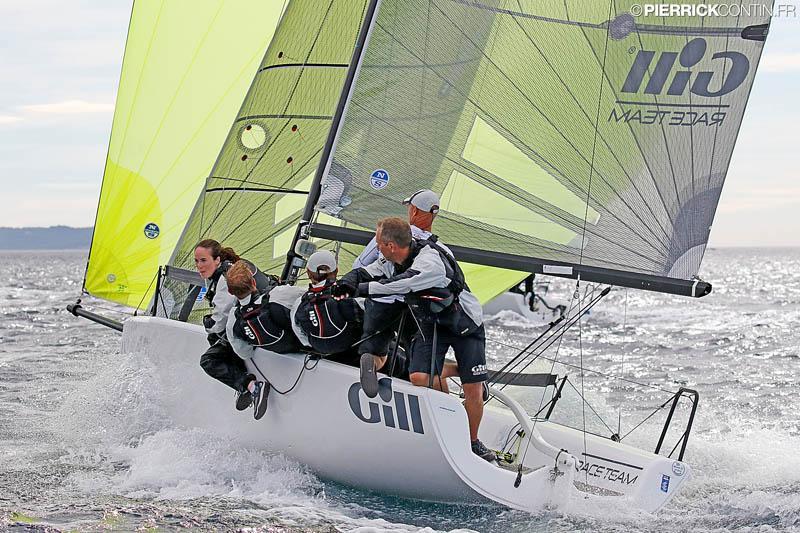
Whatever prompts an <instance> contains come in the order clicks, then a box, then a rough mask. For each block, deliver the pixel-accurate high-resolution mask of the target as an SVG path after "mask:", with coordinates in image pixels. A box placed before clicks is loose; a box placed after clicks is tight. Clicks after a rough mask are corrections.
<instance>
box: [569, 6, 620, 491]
mask: <svg viewBox="0 0 800 533" xmlns="http://www.w3.org/2000/svg"><path fill="white" fill-rule="evenodd" d="M613 8H614V2H613V0H611V1H610V2H609V3H608V19H609V20H610V19H611V14H612V13H613ZM610 36H611V31H610V30H608V29H607V30H606V40H605V45H604V46H603V64H602V65H601V67H600V89H599V90H598V94H597V113H596V114H595V123H594V139H593V140H592V162H591V163H590V164H589V183H588V184H587V187H586V211H585V213H584V215H583V234H582V237H581V255H580V262H579V264H580V265H583V250H584V247H585V244H586V220H587V218H588V216H589V199H590V198H591V191H592V178H593V177H594V157H595V150H596V148H597V136H598V133H599V125H600V103H601V102H602V100H603V86H604V85H605V83H603V81H604V76H603V73H604V72H605V70H606V58H607V57H608V39H609V37H610ZM580 282H581V280H580V276H578V279H577V283H576V287H575V291H576V292H577V290H578V285H579V284H580ZM585 291H588V287H587V288H586V289H584V294H585ZM582 318H583V315H580V318H579V319H578V353H579V354H580V366H581V369H580V376H581V397H583V398H585V390H584V386H585V381H586V379H585V373H584V371H583V368H584V367H583V320H582ZM581 418H582V420H583V453H584V455H585V454H586V453H587V446H588V445H587V441H586V402H585V401H584V402H582V403H581ZM603 423H604V424H605V422H603ZM585 482H586V484H587V485H588V484H589V471H588V470H587V471H586V479H585Z"/></svg>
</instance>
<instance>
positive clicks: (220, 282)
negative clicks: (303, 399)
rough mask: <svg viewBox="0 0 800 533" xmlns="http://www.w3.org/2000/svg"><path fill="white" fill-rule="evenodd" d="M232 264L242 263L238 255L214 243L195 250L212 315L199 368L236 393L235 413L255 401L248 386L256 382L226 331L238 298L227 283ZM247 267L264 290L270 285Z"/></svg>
mask: <svg viewBox="0 0 800 533" xmlns="http://www.w3.org/2000/svg"><path fill="white" fill-rule="evenodd" d="M233 261H239V256H238V255H236V252H234V251H233V250H232V249H231V248H224V247H222V246H221V245H220V244H219V243H218V242H217V241H215V240H212V239H205V240H202V241H200V242H199V243H198V244H197V246H196V247H195V264H196V266H197V271H198V272H199V273H200V275H201V277H203V278H204V279H205V280H206V287H207V290H206V295H205V298H206V299H207V300H208V301H209V305H210V306H211V313H210V314H208V315H206V316H205V317H203V326H205V328H206V333H207V334H208V343H209V345H210V347H209V348H208V350H206V351H205V353H204V354H203V355H202V356H201V357H200V366H201V367H202V368H203V370H204V371H205V372H206V374H208V375H209V376H211V377H213V378H214V379H216V380H218V381H220V382H222V383H224V384H225V385H227V386H229V387H230V388H232V389H234V390H235V391H236V393H237V398H236V409H238V410H240V411H242V410H244V409H247V407H248V406H250V405H251V403H252V401H253V396H252V391H249V390H248V384H249V383H251V382H253V381H254V380H255V378H254V376H253V375H252V374H250V373H249V372H248V371H247V367H246V366H245V364H244V361H243V360H242V359H241V358H240V357H238V356H237V355H236V353H234V351H233V348H232V347H231V345H230V343H229V342H228V338H227V335H226V331H225V330H226V325H227V322H228V315H229V314H230V312H231V309H232V308H233V306H234V304H235V303H236V298H235V297H234V296H233V295H232V294H230V293H229V292H228V284H227V279H226V275H227V271H228V269H229V268H230V266H231V264H232V262H233ZM246 264H247V268H248V270H249V271H250V272H251V273H252V275H253V277H254V278H255V277H257V278H258V279H259V280H260V282H261V283H262V285H263V286H265V287H266V286H267V285H269V283H270V279H269V278H268V277H267V276H265V275H264V274H263V273H261V272H259V270H258V269H257V268H256V267H255V265H253V264H252V263H250V262H246ZM273 283H274V282H273Z"/></svg>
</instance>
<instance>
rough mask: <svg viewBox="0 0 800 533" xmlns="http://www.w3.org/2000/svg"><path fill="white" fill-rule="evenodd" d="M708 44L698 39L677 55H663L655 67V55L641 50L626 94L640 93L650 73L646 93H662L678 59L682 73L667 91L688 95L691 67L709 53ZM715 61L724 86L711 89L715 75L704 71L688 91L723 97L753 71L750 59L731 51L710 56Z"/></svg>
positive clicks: (672, 93)
mask: <svg viewBox="0 0 800 533" xmlns="http://www.w3.org/2000/svg"><path fill="white" fill-rule="evenodd" d="M706 48H707V44H706V41H705V39H701V38H699V37H698V38H696V39H692V40H691V41H689V42H688V43H686V45H685V46H684V47H683V49H682V50H681V52H680V54H679V53H678V52H661V55H660V56H659V58H658V61H657V62H656V64H655V67H652V70H651V64H652V63H653V59H654V58H655V56H656V52H654V51H651V50H639V52H638V53H637V54H636V59H634V61H633V65H631V69H630V71H629V72H628V77H627V78H625V84H624V85H623V86H622V92H624V93H638V92H639V90H640V89H641V86H642V83H643V82H644V78H645V75H646V74H647V73H648V72H651V74H650V78H649V79H648V81H647V85H646V86H645V88H644V93H645V94H662V92H663V90H664V87H665V86H666V85H667V81H668V80H669V78H670V74H671V73H672V70H673V66H674V65H675V60H676V59H677V60H678V63H679V70H677V71H676V72H675V75H674V76H672V81H671V82H670V84H669V86H668V88H667V95H669V96H681V95H683V94H684V93H685V92H686V88H687V87H689V82H690V81H691V77H692V72H691V71H689V70H683V69H690V68H691V67H693V66H695V65H697V63H699V62H700V60H701V59H703V56H704V55H705V53H706ZM711 59H712V60H719V61H716V63H715V64H716V65H717V67H718V68H717V70H718V71H719V75H720V76H724V79H723V80H722V83H719V82H717V83H715V86H719V89H717V90H716V91H714V90H711V89H710V86H711V80H712V79H713V78H714V76H715V75H716V73H715V72H713V71H709V70H704V71H701V72H698V73H697V75H696V76H695V78H694V82H693V83H692V84H691V87H690V89H689V92H690V93H692V94H695V95H697V96H705V97H708V98H711V97H717V96H722V95H725V94H728V93H729V92H731V91H733V90H734V89H736V88H737V87H739V86H740V85H741V84H742V83H743V82H744V80H745V79H746V78H747V73H748V72H749V71H750V61H749V60H748V59H747V56H746V55H744V54H742V53H740V52H734V51H732V50H726V51H724V52H717V53H715V54H714V55H713V56H711Z"/></svg>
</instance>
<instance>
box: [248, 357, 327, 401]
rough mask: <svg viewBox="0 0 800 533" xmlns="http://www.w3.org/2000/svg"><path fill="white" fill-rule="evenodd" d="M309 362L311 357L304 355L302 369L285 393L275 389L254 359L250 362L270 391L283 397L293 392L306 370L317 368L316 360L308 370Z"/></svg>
mask: <svg viewBox="0 0 800 533" xmlns="http://www.w3.org/2000/svg"><path fill="white" fill-rule="evenodd" d="M310 360H311V356H309V355H307V354H306V356H305V358H304V360H303V368H301V369H300V373H299V374H297V379H295V380H294V383H293V384H292V386H291V387H289V388H288V389H286V390H285V391H281V390H279V389H278V388H277V387H275V385H273V384H272V382H271V381H270V380H269V379H267V376H265V375H264V373H263V372H262V371H261V369H260V368H259V367H258V365H257V364H256V361H255V357H253V358H251V359H250V362H251V363H253V366H254V367H255V368H256V370H258V373H259V374H261V377H262V378H264V381H265V382H266V383H268V384H269V386H270V387H271V388H272V390H274V391H275V392H277V393H278V394H280V395H281V396H283V395H286V394H289V393H290V392H292V391H293V390H294V388H295V387H296V386H297V384H298V383H300V378H301V377H303V373H304V372H305V371H306V370H314V369H315V368H316V367H317V364H319V360H317V363H316V364H314V366H312V367H311V368H309V367H308V362H309V361H310Z"/></svg>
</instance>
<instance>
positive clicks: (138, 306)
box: [133, 267, 161, 316]
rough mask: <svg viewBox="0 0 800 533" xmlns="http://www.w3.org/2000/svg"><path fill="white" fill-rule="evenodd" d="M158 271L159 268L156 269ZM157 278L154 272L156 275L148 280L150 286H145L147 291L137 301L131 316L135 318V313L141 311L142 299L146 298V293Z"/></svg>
mask: <svg viewBox="0 0 800 533" xmlns="http://www.w3.org/2000/svg"><path fill="white" fill-rule="evenodd" d="M158 269H159V271H160V270H161V267H158ZM157 277H158V272H156V274H155V275H154V276H153V277H152V278H151V279H150V285H148V286H147V290H145V291H144V293H143V294H142V299H141V300H139V303H138V304H137V305H136V311H134V312H133V316H136V313H137V312H138V311H139V309H141V307H142V302H143V301H144V297H145V296H147V293H148V292H150V288H151V287H152V286H153V282H154V281H155V280H156V278H157Z"/></svg>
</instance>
